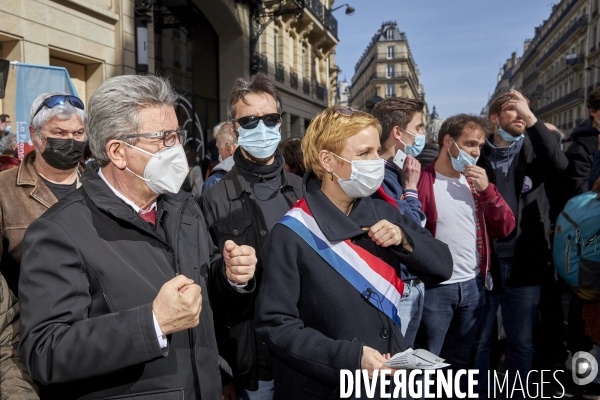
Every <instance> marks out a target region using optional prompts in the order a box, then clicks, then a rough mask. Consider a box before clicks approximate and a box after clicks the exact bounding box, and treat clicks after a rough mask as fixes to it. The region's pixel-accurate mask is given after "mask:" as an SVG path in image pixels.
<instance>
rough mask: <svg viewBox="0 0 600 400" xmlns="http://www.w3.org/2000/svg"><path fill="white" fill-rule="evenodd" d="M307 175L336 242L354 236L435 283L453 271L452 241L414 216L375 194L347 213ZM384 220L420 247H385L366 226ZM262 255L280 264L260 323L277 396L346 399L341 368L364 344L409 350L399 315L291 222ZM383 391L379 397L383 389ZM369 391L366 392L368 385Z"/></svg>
mask: <svg viewBox="0 0 600 400" xmlns="http://www.w3.org/2000/svg"><path fill="white" fill-rule="evenodd" d="M304 179H305V181H306V182H307V183H308V189H307V191H306V193H305V199H306V203H307V205H308V207H309V209H310V211H311V213H312V215H313V216H314V218H315V220H316V222H317V224H318V225H319V227H320V228H321V230H322V232H323V234H324V235H325V237H326V238H327V239H328V240H329V241H331V242H338V241H341V240H345V239H350V240H351V241H352V243H354V244H355V245H357V246H360V247H362V248H363V249H365V250H366V251H368V252H369V253H371V254H374V255H375V256H377V257H379V258H381V259H382V260H384V261H385V262H386V263H387V264H388V265H390V266H393V267H394V268H395V269H396V274H397V276H398V277H399V276H400V264H401V263H402V264H405V265H406V266H407V267H408V269H409V272H411V273H413V274H414V275H417V276H419V277H421V278H422V279H423V281H425V282H426V283H427V284H437V283H440V282H443V281H445V280H448V279H449V278H450V276H451V275H452V256H451V254H450V251H449V250H448V246H447V245H446V244H444V243H442V242H440V241H439V240H436V239H434V238H433V237H432V236H431V233H429V231H428V230H426V229H424V228H422V227H421V226H420V225H419V224H417V223H416V222H415V221H414V220H413V219H412V217H410V216H406V215H401V214H400V213H399V212H398V209H397V208H395V207H394V206H392V205H391V204H388V203H386V202H385V201H383V200H379V199H372V198H370V197H367V198H363V199H358V200H357V201H356V202H355V203H354V206H353V207H352V211H351V212H350V215H348V216H346V215H345V214H344V213H342V212H341V211H340V210H339V209H338V208H337V207H336V206H335V205H334V204H333V203H332V202H331V201H330V200H329V199H328V198H327V197H326V196H325V195H324V194H323V192H321V191H320V190H319V184H318V180H317V179H316V177H315V176H314V175H312V173H310V172H308V173H307V175H305V178H304ZM382 219H387V220H388V221H390V222H392V223H393V224H397V225H398V226H400V227H401V229H402V231H403V233H404V235H405V238H406V240H407V241H408V242H409V243H410V244H411V245H412V247H413V251H412V252H408V251H407V250H405V249H404V248H400V247H397V246H393V247H387V248H383V247H380V246H377V245H376V244H375V243H374V242H373V240H372V239H371V238H369V236H368V235H367V234H366V232H365V231H364V230H363V227H369V226H372V225H374V224H375V223H376V222H378V221H380V220H382ZM262 258H263V262H264V263H265V264H267V265H269V266H273V267H274V268H265V270H264V272H263V277H262V284H261V287H260V288H259V294H258V299H257V304H256V328H257V332H258V333H259V335H260V337H261V339H262V340H263V341H264V342H265V343H266V344H267V345H268V346H269V348H270V349H271V350H272V351H273V354H274V355H275V370H274V371H275V399H276V400H296V399H297V400H305V399H339V396H340V392H339V385H340V370H341V369H350V370H353V371H354V370H356V369H360V362H361V358H362V350H363V346H369V347H372V348H374V349H376V350H378V351H379V352H380V353H382V354H384V353H392V354H395V353H397V352H399V351H402V350H405V349H406V345H405V343H404V338H403V336H402V333H401V331H400V328H399V327H398V326H397V325H396V324H395V323H394V322H393V320H392V319H391V318H389V317H388V316H387V315H386V314H384V313H383V312H381V311H379V309H378V308H376V307H375V306H374V305H373V304H372V303H371V302H370V301H369V300H368V299H367V298H366V297H363V295H362V294H361V293H359V292H358V291H357V290H356V289H355V287H354V286H352V284H351V283H350V282H349V281H348V280H346V279H345V278H344V277H342V275H340V274H339V273H338V272H337V271H336V270H335V269H333V267H332V266H331V265H329V264H328V263H327V262H325V261H324V259H323V258H321V256H320V255H319V254H317V253H316V252H315V251H314V250H313V248H312V247H311V246H310V245H309V244H308V243H306V242H305V241H304V239H302V238H301V237H300V236H299V235H298V234H297V233H295V232H294V231H293V230H291V229H290V228H289V227H287V226H284V225H281V224H276V225H275V227H274V228H273V229H272V231H271V233H270V234H269V236H268V238H267V241H266V242H265V245H264V247H263V251H262ZM377 295H378V294H377ZM372 301H373V300H372ZM375 301H382V300H381V299H379V300H375ZM375 393H377V395H376V396H379V389H377V390H376V392H375ZM362 394H363V396H364V397H363V398H366V395H365V391H364V390H362ZM376 398H379V397H376Z"/></svg>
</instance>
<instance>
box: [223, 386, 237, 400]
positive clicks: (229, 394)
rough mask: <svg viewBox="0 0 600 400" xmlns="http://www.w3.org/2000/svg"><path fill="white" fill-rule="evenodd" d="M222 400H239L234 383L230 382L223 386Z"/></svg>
mask: <svg viewBox="0 0 600 400" xmlns="http://www.w3.org/2000/svg"><path fill="white" fill-rule="evenodd" d="M221 400H237V396H236V394H235V389H234V388H233V383H229V384H227V385H225V386H223V394H222V395H221Z"/></svg>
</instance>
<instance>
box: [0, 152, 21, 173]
mask: <svg viewBox="0 0 600 400" xmlns="http://www.w3.org/2000/svg"><path fill="white" fill-rule="evenodd" d="M19 165H21V160H19V159H18V158H15V157H13V156H3V155H0V171H5V170H7V169H11V168H14V167H18V166H19Z"/></svg>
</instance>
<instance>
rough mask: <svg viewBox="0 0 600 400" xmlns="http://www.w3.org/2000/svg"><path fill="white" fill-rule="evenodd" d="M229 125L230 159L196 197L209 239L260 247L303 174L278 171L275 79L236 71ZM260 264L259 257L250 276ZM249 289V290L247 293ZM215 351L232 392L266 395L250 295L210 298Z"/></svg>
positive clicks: (256, 397)
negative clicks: (229, 372) (227, 370)
mask: <svg viewBox="0 0 600 400" xmlns="http://www.w3.org/2000/svg"><path fill="white" fill-rule="evenodd" d="M227 113H228V118H229V129H230V130H231V132H232V133H233V134H234V135H235V136H236V138H237V142H238V145H239V147H238V149H237V150H236V151H235V153H234V154H233V161H234V163H235V165H234V166H233V168H232V169H231V170H230V171H229V172H228V173H227V174H226V175H225V176H224V177H223V178H222V179H221V180H220V181H219V182H217V183H216V184H215V185H213V186H212V187H211V188H210V190H207V191H206V192H205V193H204V194H203V195H202V197H201V198H200V207H201V208H202V211H203V213H204V217H205V218H206V224H207V227H208V230H209V232H210V234H211V236H212V238H213V240H214V242H215V243H216V244H217V246H219V248H222V247H223V245H224V243H225V241H226V240H228V239H234V240H236V243H238V244H246V245H249V246H252V247H254V248H255V249H256V253H257V254H260V251H261V248H262V245H263V243H264V241H265V239H266V237H267V234H268V233H269V231H270V230H271V228H273V226H274V225H275V223H276V222H277V221H278V220H279V219H281V217H283V216H284V215H285V213H286V212H287V211H288V210H289V209H290V208H291V207H292V205H294V204H295V203H296V201H298V200H299V199H300V198H302V180H301V178H300V177H298V176H296V175H294V174H292V173H289V172H287V171H285V161H284V160H283V157H282V156H281V153H280V151H279V150H278V149H277V146H278V144H279V142H280V140H281V133H280V127H281V99H280V97H279V93H278V92H277V89H276V88H275V85H273V83H272V82H271V81H270V80H269V79H268V78H267V77H266V76H265V75H262V74H258V75H255V76H253V77H251V78H250V79H244V78H238V79H237V80H236V81H235V82H234V84H233V88H232V89H231V93H230V94H229V100H228V105H227ZM262 268H278V266H277V265H272V266H271V265H262V264H261V260H260V258H259V261H258V268H257V281H258V283H259V284H260V276H261V269H262ZM254 293H256V292H254ZM215 328H216V331H217V339H218V344H219V351H220V352H221V354H222V355H223V356H224V357H225V358H226V359H227V361H228V362H230V363H231V365H232V367H233V369H234V381H233V383H234V385H235V389H236V392H237V394H238V398H240V399H252V400H266V399H272V397H273V388H274V384H273V366H272V360H271V354H270V353H269V350H268V349H267V346H266V345H265V344H264V343H263V342H262V341H261V340H260V339H258V337H257V336H256V335H255V333H254V298H253V299H252V301H248V302H247V303H245V304H244V305H240V304H239V303H236V304H235V305H233V306H232V305H230V304H226V303H224V302H221V303H217V304H215Z"/></svg>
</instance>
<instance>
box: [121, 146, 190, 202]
mask: <svg viewBox="0 0 600 400" xmlns="http://www.w3.org/2000/svg"><path fill="white" fill-rule="evenodd" d="M123 143H125V144H126V145H127V146H129V147H132V148H134V149H136V150H138V151H141V152H142V153H146V154H148V155H150V157H151V158H150V160H148V164H146V168H145V169H144V177H141V176H139V175H138V174H136V173H135V172H133V171H132V170H130V169H129V168H127V167H125V169H126V170H127V171H129V172H131V173H132V174H133V175H135V176H137V177H138V178H140V179H141V180H143V181H144V182H146V185H148V187H149V188H150V190H152V191H153V192H154V193H156V194H164V193H177V192H179V189H181V185H182V184H183V181H184V180H185V178H186V177H187V175H188V168H189V167H188V163H187V158H186V157H185V151H183V146H182V145H180V144H179V145H176V146H171V147H165V148H163V149H161V150H159V151H157V152H156V153H150V152H149V151H146V150H143V149H140V148H139V147H136V146H133V145H130V144H129V143H126V142H123Z"/></svg>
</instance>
